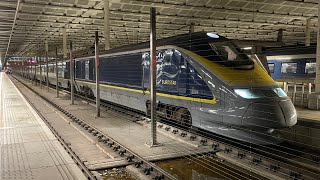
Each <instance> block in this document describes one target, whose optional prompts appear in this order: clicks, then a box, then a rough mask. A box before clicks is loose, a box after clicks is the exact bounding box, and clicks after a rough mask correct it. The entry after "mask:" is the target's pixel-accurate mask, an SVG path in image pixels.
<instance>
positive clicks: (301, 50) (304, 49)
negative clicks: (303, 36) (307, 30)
mask: <svg viewBox="0 0 320 180" xmlns="http://www.w3.org/2000/svg"><path fill="white" fill-rule="evenodd" d="M315 53H316V45H311V46H304V45H294V46H281V47H275V48H266V49H265V54H266V55H267V56H280V55H298V54H315Z"/></svg>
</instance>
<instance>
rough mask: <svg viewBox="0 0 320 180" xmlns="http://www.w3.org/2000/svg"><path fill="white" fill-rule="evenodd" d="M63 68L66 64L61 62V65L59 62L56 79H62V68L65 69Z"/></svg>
mask: <svg viewBox="0 0 320 180" xmlns="http://www.w3.org/2000/svg"><path fill="white" fill-rule="evenodd" d="M65 66H66V63H65V62H63V63H61V62H58V70H59V71H58V77H59V78H64V68H65Z"/></svg>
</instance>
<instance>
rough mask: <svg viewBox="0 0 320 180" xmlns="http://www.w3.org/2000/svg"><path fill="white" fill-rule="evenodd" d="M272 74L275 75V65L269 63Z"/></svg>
mask: <svg viewBox="0 0 320 180" xmlns="http://www.w3.org/2000/svg"><path fill="white" fill-rule="evenodd" d="M268 66H269V71H270V73H274V63H268Z"/></svg>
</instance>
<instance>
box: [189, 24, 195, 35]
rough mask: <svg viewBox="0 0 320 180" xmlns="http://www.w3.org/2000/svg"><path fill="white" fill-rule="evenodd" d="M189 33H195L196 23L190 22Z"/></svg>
mask: <svg viewBox="0 0 320 180" xmlns="http://www.w3.org/2000/svg"><path fill="white" fill-rule="evenodd" d="M189 33H194V23H191V24H190V27H189Z"/></svg>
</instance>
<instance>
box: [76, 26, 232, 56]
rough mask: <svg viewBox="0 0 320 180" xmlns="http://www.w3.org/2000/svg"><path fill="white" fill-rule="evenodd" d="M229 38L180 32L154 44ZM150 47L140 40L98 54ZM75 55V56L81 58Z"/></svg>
mask: <svg viewBox="0 0 320 180" xmlns="http://www.w3.org/2000/svg"><path fill="white" fill-rule="evenodd" d="M228 40H229V39H227V38H225V37H224V36H220V35H218V34H214V33H209V32H205V31H202V32H194V33H188V34H182V35H177V36H172V37H168V38H163V39H157V41H156V46H166V45H174V46H179V47H187V46H193V45H194V46H195V45H200V44H207V43H213V42H222V41H228ZM149 47H150V41H147V42H142V43H138V44H129V45H125V46H122V47H117V48H113V49H110V50H108V51H100V52H99V54H111V53H118V52H126V51H134V50H139V49H147V48H149ZM88 56H92V54H91V55H84V56H81V57H88ZM81 57H77V58H81Z"/></svg>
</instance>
